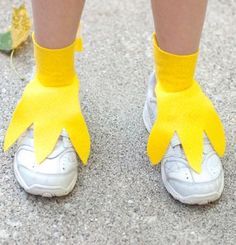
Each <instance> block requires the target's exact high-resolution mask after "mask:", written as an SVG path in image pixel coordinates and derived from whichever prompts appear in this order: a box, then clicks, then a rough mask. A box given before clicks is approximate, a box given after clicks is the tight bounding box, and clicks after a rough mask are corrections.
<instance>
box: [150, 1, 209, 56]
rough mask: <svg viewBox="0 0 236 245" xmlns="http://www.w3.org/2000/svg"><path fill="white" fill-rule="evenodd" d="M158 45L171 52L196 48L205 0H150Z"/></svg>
mask: <svg viewBox="0 0 236 245" xmlns="http://www.w3.org/2000/svg"><path fill="white" fill-rule="evenodd" d="M151 1H152V10H153V17H154V24H155V31H156V35H157V40H158V45H159V46H160V48H161V49H163V50H165V51H168V52H170V53H173V54H179V55H181V54H182V55H184V54H191V53H194V52H196V51H197V50H198V47H199V42H200V37H201V32H202V27H203V23H204V18H205V12H206V7H207V0H197V1H196V0H186V1H183V0H151Z"/></svg>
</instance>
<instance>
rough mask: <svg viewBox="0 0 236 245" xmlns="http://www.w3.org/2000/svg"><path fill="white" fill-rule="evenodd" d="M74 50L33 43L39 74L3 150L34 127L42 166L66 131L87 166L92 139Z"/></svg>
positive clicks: (18, 109)
mask: <svg viewBox="0 0 236 245" xmlns="http://www.w3.org/2000/svg"><path fill="white" fill-rule="evenodd" d="M81 45H82V42H81ZM75 48H76V43H73V44H72V45H70V46H68V47H66V48H63V49H46V48H42V47H40V46H39V45H38V44H37V43H36V42H35V41H34V55H35V60H36V73H35V76H34V78H33V80H32V81H30V82H29V84H28V85H27V86H26V88H25V91H24V93H23V95H22V98H21V100H20V101H19V103H18V105H17V107H16V110H15V112H14V113H13V117H12V120H11V122H10V125H9V127H8V130H7V133H6V136H5V142H4V150H7V149H8V148H9V147H10V146H11V145H12V144H13V143H14V142H15V141H16V140H17V139H18V138H19V137H20V135H21V134H22V133H23V132H24V131H25V130H26V129H27V128H28V127H30V126H31V125H32V124H33V127H34V147H35V155H36V160H37V162H38V163H40V162H42V161H43V160H44V159H45V158H46V157H47V156H48V155H49V154H50V153H51V152H52V150H53V148H54V146H55V144H56V143H57V140H58V137H59V135H60V133H61V131H62V129H65V130H66V132H67V133H68V135H69V137H70V139H71V142H72V144H73V146H74V148H75V150H76V152H77V153H78V155H79V156H80V158H81V160H82V162H83V163H84V164H86V162H87V159H88V157H89V153H90V136H89V132H88V129H87V126H86V123H85V120H84V118H83V115H82V112H81V109H80V104H79V100H78V92H79V80H78V78H77V76H76V72H75V68H74V51H75Z"/></svg>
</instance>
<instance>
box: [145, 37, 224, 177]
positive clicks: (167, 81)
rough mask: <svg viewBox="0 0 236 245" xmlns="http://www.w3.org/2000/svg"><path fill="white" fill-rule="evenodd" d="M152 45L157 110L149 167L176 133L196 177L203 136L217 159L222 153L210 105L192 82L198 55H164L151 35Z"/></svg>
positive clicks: (216, 119) (149, 146) (221, 136)
mask: <svg viewBox="0 0 236 245" xmlns="http://www.w3.org/2000/svg"><path fill="white" fill-rule="evenodd" d="M153 43H154V59H155V72H156V80H157V85H156V89H155V93H156V97H157V107H158V108H157V119H156V121H155V123H154V126H153V128H152V131H151V133H150V136H149V139H148V144H147V152H148V156H149V158H150V161H151V162H152V164H157V163H159V162H160V161H161V159H162V158H163V156H164V155H165V153H166V150H167V148H168V146H169V143H170V141H171V139H172V137H173V135H174V133H177V135H178V137H179V139H180V141H181V143H182V146H183V150H184V152H185V155H186V158H187V160H188V162H189V165H190V166H191V167H192V169H194V170H195V171H196V172H198V173H200V172H201V163H202V159H203V136H204V133H205V134H206V135H207V136H208V138H209V140H210V142H211V144H212V146H213V148H214V150H215V151H216V152H217V153H218V155H220V156H222V155H223V154H224V151H225V135H224V129H223V126H222V123H221V121H220V119H219V117H218V115H217V112H216V111H215V109H214V107H213V105H212V103H211V101H210V100H209V99H208V98H207V96H206V95H205V94H204V93H203V92H202V90H201V88H200V86H199V85H198V83H197V81H195V80H194V71H195V67H196V62H197V56H198V53H195V54H192V55H183V56H179V55H173V54H170V53H167V52H165V51H163V50H161V49H160V48H159V47H158V45H157V41H156V36H155V34H154V35H153Z"/></svg>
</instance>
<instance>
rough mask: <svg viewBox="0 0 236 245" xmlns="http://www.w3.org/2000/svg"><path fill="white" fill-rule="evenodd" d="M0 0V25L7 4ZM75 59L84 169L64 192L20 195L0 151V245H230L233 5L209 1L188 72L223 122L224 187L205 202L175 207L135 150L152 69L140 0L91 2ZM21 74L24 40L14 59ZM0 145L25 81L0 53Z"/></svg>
mask: <svg viewBox="0 0 236 245" xmlns="http://www.w3.org/2000/svg"><path fill="white" fill-rule="evenodd" d="M13 2H14V3H19V2H20V1H10V0H1V1H0V28H3V27H5V26H7V23H9V19H10V8H11V4H12V3H13ZM83 21H84V25H83V26H84V28H83V34H84V43H85V52H84V53H82V54H80V55H78V59H77V67H78V72H79V74H80V78H81V84H82V85H81V86H82V87H81V100H82V104H83V111H84V114H85V116H86V119H87V121H88V124H89V127H90V131H91V135H92V142H93V150H92V155H91V158H90V166H89V167H87V168H81V169H80V172H79V178H78V183H77V185H76V187H75V189H74V191H73V192H72V194H70V195H69V196H67V197H65V198H53V199H46V198H40V197H34V196H31V195H28V194H26V193H25V192H24V191H23V190H22V189H21V188H20V187H19V185H18V184H17V182H16V180H15V178H14V176H13V169H12V160H13V156H14V148H13V149H11V150H10V151H9V152H8V153H3V152H2V147H1V151H0V159H1V164H0V244H112V245H114V244H132V245H133V244H134V245H136V244H150V245H152V244H181V245H182V244H210V245H211V244H214V245H215V244H227V245H228V244H236V205H235V203H236V202H235V199H236V197H235V195H236V184H235V175H236V163H235V162H236V147H235V145H236V137H235V136H236V24H235V23H236V2H235V1H234V0H228V1H223V0H215V1H210V3H209V8H208V14H207V20H206V25H205V30H204V34H203V38H202V43H201V57H200V60H199V66H198V72H197V77H198V79H199V81H200V82H201V84H202V86H203V88H204V90H205V91H206V93H207V94H208V95H209V96H210V97H211V98H212V100H213V102H214V104H215V105H216V107H217V109H218V111H219V112H220V115H221V117H222V120H223V122H224V124H225V128H226V133H227V138H228V148H227V153H226V155H225V157H224V159H223V163H224V169H225V190H224V193H223V196H222V198H221V199H220V200H219V201H218V202H216V203H214V204H210V205H206V206H202V207H198V206H185V205H182V204H180V203H179V202H177V201H175V200H173V199H172V198H171V197H170V195H169V194H168V193H167V192H166V191H165V189H164V187H163V184H162V181H161V176H160V167H156V168H153V167H151V166H150V165H149V161H148V159H147V157H146V155H145V145H146V141H147V137H148V134H147V132H146V130H145V128H144V126H143V123H142V118H141V115H142V108H143V103H144V99H145V82H146V80H147V78H148V75H149V73H150V72H151V71H152V66H153V62H152V54H151V39H150V37H151V33H152V31H153V25H152V17H151V10H150V4H149V1H146V0H132V1H131V0H129V1H126V0H123V1H119V0H113V1H105V0H100V1H99V0H91V1H87V5H86V8H85V12H84V16H83ZM14 63H15V66H16V68H17V70H18V72H19V73H21V74H23V75H24V76H25V77H26V79H29V77H30V74H31V70H32V66H33V63H34V60H33V56H32V44H31V42H30V40H29V42H28V43H27V44H26V45H24V46H22V48H20V49H19V50H18V51H17V52H16V54H15V58H14ZM0 71H1V73H0V141H1V144H2V142H3V135H4V132H5V130H6V128H7V125H8V122H9V120H10V117H11V113H12V111H13V109H14V107H15V105H16V103H17V100H18V99H19V98H20V95H21V93H22V91H23V88H24V86H25V84H26V81H21V80H19V79H18V77H17V76H16V74H15V73H14V72H13V71H12V69H11V68H10V66H9V56H8V55H4V54H2V53H0Z"/></svg>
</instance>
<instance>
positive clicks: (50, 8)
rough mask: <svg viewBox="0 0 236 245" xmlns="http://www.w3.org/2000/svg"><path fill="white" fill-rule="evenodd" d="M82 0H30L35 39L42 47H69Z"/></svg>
mask: <svg viewBox="0 0 236 245" xmlns="http://www.w3.org/2000/svg"><path fill="white" fill-rule="evenodd" d="M83 6H84V0H66V1H65V0H50V1H47V0H41V1H39V0H32V7H33V19H34V29H35V39H36V41H37V42H38V43H39V44H40V45H41V46H43V47H46V48H50V49H56V48H63V47H65V46H68V45H70V44H71V43H72V42H73V40H74V39H75V37H76V32H77V29H78V24H79V21H80V17H81V14H82V11H83Z"/></svg>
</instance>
